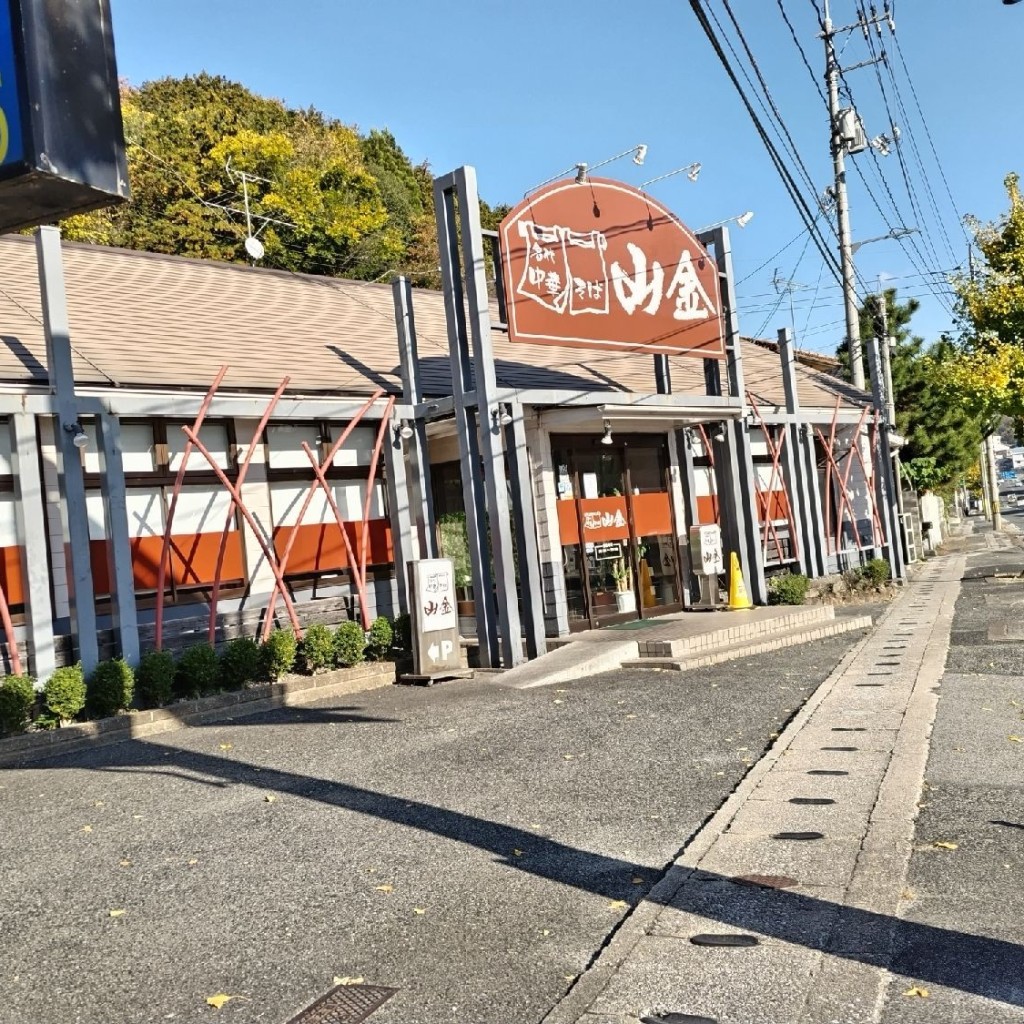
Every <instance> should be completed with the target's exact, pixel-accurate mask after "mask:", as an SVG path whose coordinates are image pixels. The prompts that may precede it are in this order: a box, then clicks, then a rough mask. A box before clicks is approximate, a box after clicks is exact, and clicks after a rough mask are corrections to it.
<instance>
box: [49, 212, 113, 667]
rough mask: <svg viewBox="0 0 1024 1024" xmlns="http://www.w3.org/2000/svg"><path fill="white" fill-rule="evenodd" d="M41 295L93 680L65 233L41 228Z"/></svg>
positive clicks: (86, 660)
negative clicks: (62, 247)
mask: <svg viewBox="0 0 1024 1024" xmlns="http://www.w3.org/2000/svg"><path fill="white" fill-rule="evenodd" d="M36 256H37V259H38V263H39V290H40V293H41V296H42V305H43V329H44V331H45V333H46V366H47V370H48V372H49V376H50V391H51V392H52V393H53V395H54V399H55V401H54V407H55V410H56V423H55V426H54V434H55V435H56V443H57V472H58V477H59V480H58V487H59V491H60V496H61V499H62V500H61V518H62V520H63V522H64V535H65V537H66V538H67V540H68V543H69V545H70V559H71V561H70V565H69V566H68V606H69V608H70V611H71V635H72V641H73V643H74V645H75V648H76V650H77V653H78V660H79V661H81V663H82V670H83V672H84V673H85V674H86V676H88V675H89V674H90V673H91V672H92V670H93V669H94V668H95V667H96V665H97V663H98V662H99V641H98V637H97V636H96V594H95V590H94V589H93V582H92V564H91V562H90V560H89V515H88V511H87V509H86V503H85V474H84V472H83V469H82V453H81V450H80V449H78V448H76V447H75V444H74V441H73V440H72V439H73V437H74V431H75V428H76V425H77V424H78V409H77V407H76V401H75V371H74V367H73V365H72V361H71V328H70V325H69V324H68V305H67V292H66V289H65V286H64V265H63V262H62V260H61V251H60V231H59V230H58V229H57V228H53V227H41V228H39V230H38V231H37V232H36Z"/></svg>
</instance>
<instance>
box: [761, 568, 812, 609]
mask: <svg viewBox="0 0 1024 1024" xmlns="http://www.w3.org/2000/svg"><path fill="white" fill-rule="evenodd" d="M810 582H811V581H810V580H809V579H808V578H807V577H806V576H804V575H803V573H798V572H787V573H783V574H782V575H781V576H773V577H772V578H771V579H770V580H769V581H768V603H769V604H803V603H804V601H806V600H807V588H808V586H810Z"/></svg>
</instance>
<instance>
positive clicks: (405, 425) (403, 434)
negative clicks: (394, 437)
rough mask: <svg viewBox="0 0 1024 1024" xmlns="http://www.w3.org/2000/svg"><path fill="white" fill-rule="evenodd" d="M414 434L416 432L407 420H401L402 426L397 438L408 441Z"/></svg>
mask: <svg viewBox="0 0 1024 1024" xmlns="http://www.w3.org/2000/svg"><path fill="white" fill-rule="evenodd" d="M415 433H416V431H415V430H413V426H412V424H411V423H410V422H409V421H408V420H402V426H401V428H400V429H399V431H398V436H399V437H400V438H401V439H402V440H403V441H408V440H409V438H411V437H412V436H413V434H415Z"/></svg>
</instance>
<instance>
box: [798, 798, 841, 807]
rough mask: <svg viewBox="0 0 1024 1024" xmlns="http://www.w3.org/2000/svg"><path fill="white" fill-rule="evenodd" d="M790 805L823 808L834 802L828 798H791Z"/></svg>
mask: <svg viewBox="0 0 1024 1024" xmlns="http://www.w3.org/2000/svg"><path fill="white" fill-rule="evenodd" d="M789 802H790V803H791V804H806V805H808V806H810V807H824V806H825V805H826V804H834V803H835V800H833V799H832V798H831V797H828V796H791V797H790V798H789Z"/></svg>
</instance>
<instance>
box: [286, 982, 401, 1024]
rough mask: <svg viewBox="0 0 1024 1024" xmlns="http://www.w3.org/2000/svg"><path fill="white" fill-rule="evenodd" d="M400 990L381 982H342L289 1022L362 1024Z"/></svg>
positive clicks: (297, 1023)
mask: <svg viewBox="0 0 1024 1024" xmlns="http://www.w3.org/2000/svg"><path fill="white" fill-rule="evenodd" d="M397 991H398V989H397V988H384V987H383V986H381V985H338V986H337V987H335V988H332V989H331V991H330V992H328V993H327V995H325V996H321V997H320V998H319V999H318V1000H317V1001H316V1002H315V1003H313V1005H312V1006H307V1007H306V1009H305V1010H303V1011H302V1012H301V1013H299V1014H297V1015H296V1016H295V1017H292V1019H291V1020H290V1021H288V1024H361V1022H362V1021H364V1020H366V1018H367V1017H369V1016H370V1014H371V1013H373V1012H374V1011H375V1010H379V1009H380V1008H381V1007H382V1006H383V1005H384V1004H385V1003H386V1002H387V1001H388V1000H389V999H390V998H391V997H392V996H393V995H394V994H395V993H396V992H397Z"/></svg>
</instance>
